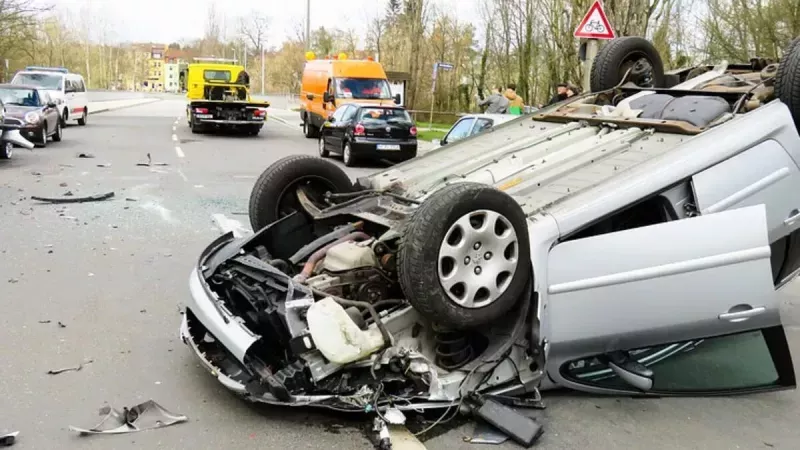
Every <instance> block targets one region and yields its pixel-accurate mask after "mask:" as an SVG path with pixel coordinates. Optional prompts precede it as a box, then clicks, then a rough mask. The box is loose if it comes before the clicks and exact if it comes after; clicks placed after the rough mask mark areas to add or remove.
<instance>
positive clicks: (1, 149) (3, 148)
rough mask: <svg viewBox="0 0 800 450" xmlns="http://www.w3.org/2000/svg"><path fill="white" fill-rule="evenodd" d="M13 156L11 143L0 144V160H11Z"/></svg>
mask: <svg viewBox="0 0 800 450" xmlns="http://www.w3.org/2000/svg"><path fill="white" fill-rule="evenodd" d="M13 154H14V144H12V143H11V142H7V141H3V142H0V159H11V155H13Z"/></svg>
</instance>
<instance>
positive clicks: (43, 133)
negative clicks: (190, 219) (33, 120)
mask: <svg viewBox="0 0 800 450" xmlns="http://www.w3.org/2000/svg"><path fill="white" fill-rule="evenodd" d="M38 139H39V142H37V143H36V146H37V147H40V148H44V147H47V122H44V123H42V129H41V130H39V136H38Z"/></svg>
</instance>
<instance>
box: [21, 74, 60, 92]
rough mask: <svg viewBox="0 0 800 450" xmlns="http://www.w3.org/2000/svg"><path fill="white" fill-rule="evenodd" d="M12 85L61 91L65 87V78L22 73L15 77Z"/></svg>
mask: <svg viewBox="0 0 800 450" xmlns="http://www.w3.org/2000/svg"><path fill="white" fill-rule="evenodd" d="M11 84H27V85H31V86H36V87H40V88H42V89H49V90H55V91H60V90H61V89H62V87H64V77H63V76H61V75H51V74H47V73H26V72H20V73H18V74H16V75H15V76H14V79H13V80H11Z"/></svg>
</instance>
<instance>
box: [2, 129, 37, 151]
mask: <svg viewBox="0 0 800 450" xmlns="http://www.w3.org/2000/svg"><path fill="white" fill-rule="evenodd" d="M0 141H4V142H11V143H12V144H14V145H19V146H20V147H24V148H27V149H28V150H30V149H32V148H34V147H35V145H33V142H31V141H29V140H27V139H25V138H24V137H22V135H21V134H19V130H5V131H2V132H0Z"/></svg>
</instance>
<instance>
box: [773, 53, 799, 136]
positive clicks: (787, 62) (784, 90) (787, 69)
mask: <svg viewBox="0 0 800 450" xmlns="http://www.w3.org/2000/svg"><path fill="white" fill-rule="evenodd" d="M775 95H776V96H777V97H778V99H780V101H781V102H783V104H784V105H786V106H787V107H788V108H789V111H790V112H791V113H792V118H794V124H795V126H796V127H797V130H798V131H800V38H796V39H794V40H793V41H792V42H790V43H789V45H787V46H786V50H785V51H784V52H783V57H782V58H781V62H780V64H779V65H778V73H777V74H776V75H775Z"/></svg>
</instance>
